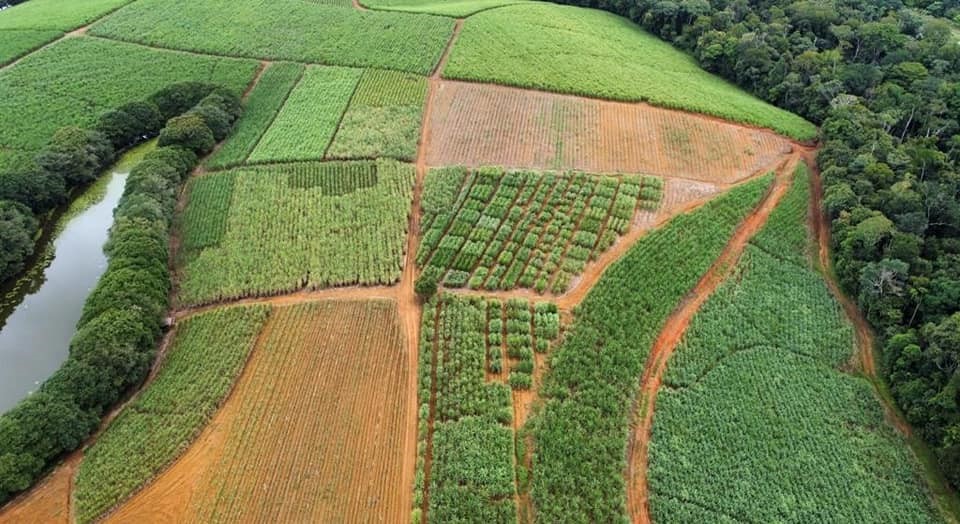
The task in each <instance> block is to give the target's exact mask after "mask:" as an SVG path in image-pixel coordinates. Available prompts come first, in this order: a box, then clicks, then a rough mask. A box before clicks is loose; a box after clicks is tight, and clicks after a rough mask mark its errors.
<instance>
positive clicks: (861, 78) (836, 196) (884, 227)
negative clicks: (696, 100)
mask: <svg viewBox="0 0 960 524" xmlns="http://www.w3.org/2000/svg"><path fill="white" fill-rule="evenodd" d="M568 1H569V3H574V4H579V5H588V6H591V7H599V8H601V9H606V10H608V11H612V12H615V13H617V14H620V15H623V16H626V17H629V18H631V19H632V20H634V21H636V22H637V23H639V24H640V25H642V26H643V27H644V28H646V29H648V30H650V31H652V32H653V33H655V34H657V35H659V36H660V37H662V38H663V39H665V40H668V41H671V42H673V43H674V44H675V45H677V46H679V47H681V48H683V49H685V50H687V51H689V52H690V53H691V54H693V56H695V57H696V59H697V60H698V61H699V62H700V64H701V65H702V66H703V67H704V68H705V69H707V70H709V71H712V72H715V73H718V74H720V75H722V76H724V77H726V78H728V79H730V80H733V81H734V82H736V83H737V84H739V85H740V86H742V87H744V88H745V89H747V90H749V91H751V92H753V93H755V94H757V95H758V96H760V97H762V98H764V99H766V100H768V101H770V102H772V103H774V104H776V105H778V106H780V107H783V108H786V109H789V110H791V111H794V112H796V113H798V114H800V115H803V116H805V117H807V118H808V119H810V120H813V121H815V122H818V123H821V124H822V128H821V134H822V140H823V150H822V152H821V154H820V156H819V164H820V168H821V170H822V173H823V176H824V183H825V186H826V195H825V200H824V204H825V207H826V210H827V211H828V213H829V215H830V218H831V219H832V220H833V243H834V257H835V264H836V270H837V274H838V276H839V278H840V280H841V282H842V284H843V286H844V287H845V288H846V290H847V291H848V292H850V294H851V295H853V296H855V297H857V299H858V300H859V303H860V306H861V308H862V309H863V310H864V311H865V312H866V314H867V316H868V318H869V320H870V321H871V323H872V324H873V325H874V327H875V328H876V329H877V331H878V333H879V334H880V338H881V341H882V343H883V344H884V347H885V359H884V360H885V363H886V371H887V372H888V373H889V380H890V383H891V389H892V390H893V393H894V396H895V397H896V399H897V401H898V402H899V403H900V405H901V406H902V407H903V408H904V411H905V413H906V414H907V417H908V419H909V420H910V422H911V423H912V424H913V425H914V426H915V427H916V428H917V429H918V430H919V432H920V433H921V434H922V435H923V437H924V438H925V439H926V440H927V441H928V442H929V443H930V444H932V445H933V446H934V447H935V448H937V449H938V450H939V451H940V458H941V465H942V466H943V468H944V471H945V472H946V473H947V475H948V477H949V478H950V479H951V481H952V482H953V483H954V485H956V486H960V410H958V405H957V401H958V390H957V387H956V382H957V380H960V378H958V375H957V368H958V366H957V362H958V361H960V358H958V355H960V343H958V341H960V337H957V336H953V337H947V336H941V335H940V334H942V333H944V332H950V331H951V330H952V333H953V334H954V335H955V334H956V329H957V321H956V314H957V311H958V310H960V202H958V200H960V174H958V169H957V163H958V162H960V124H958V119H960V44H958V38H957V36H956V34H955V32H954V30H955V29H956V26H955V25H954V24H956V23H958V22H960V2H957V1H956V0H937V1H933V0H823V1H819V0H765V1H758V0H633V1H628V2H624V1H620V0H585V1H581V0H568Z"/></svg>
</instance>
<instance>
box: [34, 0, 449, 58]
mask: <svg viewBox="0 0 960 524" xmlns="http://www.w3.org/2000/svg"><path fill="white" fill-rule="evenodd" d="M31 1H33V0H31ZM453 26H454V21H453V20H451V19H449V18H443V17H438V16H427V15H411V14H403V13H382V12H361V11H358V10H356V9H344V8H342V7H338V6H331V5H323V4H320V3H312V2H305V1H303V0H269V1H266V0H204V1H203V2H195V1H193V0H142V1H138V2H135V3H133V4H132V5H129V6H127V7H126V8H125V9H123V10H121V11H119V12H117V13H115V14H114V15H112V16H110V17H108V18H106V19H104V20H102V21H100V22H98V23H97V24H95V25H94V26H93V27H91V28H90V32H91V33H92V34H95V35H97V36H103V37H107V38H113V39H117V40H126V41H130V42H137V43H141V44H147V45H151V46H156V47H166V48H170V49H180V50H184V51H195V52H200V53H206V54H215V55H228V56H241V57H247V58H257V59H263V60H288V61H292V62H302V63H311V64H327V65H340V66H350V67H378V68H382V69H393V70H398V71H408V72H411V73H419V74H428V73H429V72H430V71H432V70H433V67H434V65H435V64H436V63H437V61H438V60H439V59H440V55H441V54H442V52H443V49H444V46H445V45H446V43H447V40H448V39H449V38H450V34H451V33H452V31H453ZM240 28H242V30H241V29H240Z"/></svg>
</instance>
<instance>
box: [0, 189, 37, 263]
mask: <svg viewBox="0 0 960 524" xmlns="http://www.w3.org/2000/svg"><path fill="white" fill-rule="evenodd" d="M39 225H40V224H39V222H37V219H36V218H34V217H33V213H31V212H30V208H28V207H27V206H25V205H23V204H21V203H19V202H12V201H10V200H0V282H2V281H4V280H7V279H8V278H10V277H12V276H13V275H15V274H17V273H19V272H20V271H21V270H22V269H23V265H24V262H25V261H26V259H27V258H28V257H29V256H30V255H31V254H33V239H34V237H35V236H36V234H37V228H38V227H39Z"/></svg>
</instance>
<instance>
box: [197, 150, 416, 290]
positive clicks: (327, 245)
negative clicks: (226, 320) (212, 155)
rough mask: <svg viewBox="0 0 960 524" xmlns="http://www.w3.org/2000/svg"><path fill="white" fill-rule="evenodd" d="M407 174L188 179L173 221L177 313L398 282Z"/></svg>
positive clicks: (273, 172) (350, 170) (393, 168)
mask: <svg viewBox="0 0 960 524" xmlns="http://www.w3.org/2000/svg"><path fill="white" fill-rule="evenodd" d="M412 186H413V166H410V165H408V164H400V163H396V162H391V161H377V162H346V163H323V164H315V163H314V164H311V163H305V164H284V165H278V166H269V167H248V168H239V169H234V170H231V171H225V172H221V173H214V174H210V175H207V176H203V177H200V178H197V179H195V180H193V181H192V182H191V183H190V184H189V186H188V188H187V199H188V200H187V201H188V204H187V207H186V209H185V211H184V214H183V218H182V228H181V230H182V234H183V245H182V256H181V265H180V271H181V278H182V280H181V286H180V293H179V298H180V301H181V302H182V303H184V304H197V303H206V302H212V301H217V300H224V299H230V298H241V297H247V296H257V295H269V294H275V293H279V292H283V291H292V290H296V289H301V288H304V287H307V288H319V287H327V286H333V285H349V284H390V283H393V282H395V281H396V280H397V279H398V278H399V277H400V270H401V266H402V264H403V250H404V245H405V240H406V236H405V235H406V230H407V216H408V215H409V212H410V205H411V196H412Z"/></svg>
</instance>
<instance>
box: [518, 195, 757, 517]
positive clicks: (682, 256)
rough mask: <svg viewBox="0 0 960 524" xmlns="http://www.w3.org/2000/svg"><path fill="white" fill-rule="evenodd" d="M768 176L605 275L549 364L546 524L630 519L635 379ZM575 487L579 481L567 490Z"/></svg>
mask: <svg viewBox="0 0 960 524" xmlns="http://www.w3.org/2000/svg"><path fill="white" fill-rule="evenodd" d="M770 180H771V178H770V177H762V178H759V179H757V180H754V181H751V182H748V183H746V184H743V185H741V186H737V187H736V188H734V189H732V190H731V191H730V192H728V193H726V194H724V195H722V196H720V197H717V198H716V199H714V200H712V201H710V202H708V203H707V204H705V205H704V206H703V207H701V208H699V209H698V210H696V211H694V212H692V213H690V214H686V215H680V216H677V217H676V218H674V219H672V220H671V221H670V222H668V223H667V224H666V225H665V226H663V227H662V228H660V229H656V230H654V231H652V232H650V233H648V234H647V235H645V236H644V237H642V238H641V239H640V240H639V241H638V242H637V243H636V244H635V245H634V246H633V247H632V248H631V249H630V251H628V252H627V254H626V255H625V256H624V257H623V258H621V259H620V260H619V261H618V262H616V263H615V264H614V265H613V266H611V267H610V268H609V269H607V271H606V272H605V273H604V274H603V276H602V277H601V279H600V281H599V282H598V283H597V285H596V286H595V287H594V288H593V289H592V290H591V291H590V294H589V295H587V297H586V299H585V300H584V301H583V302H582V303H581V304H580V306H579V307H578V309H577V315H576V319H575V321H574V323H573V325H572V326H571V327H570V329H569V331H568V332H567V334H566V336H565V337H564V339H563V341H562V342H561V343H560V344H559V345H558V346H557V349H556V350H554V352H553V353H552V354H551V356H550V371H549V372H548V374H547V376H546V379H545V381H544V385H543V389H542V394H543V396H544V397H545V398H546V401H545V404H544V407H543V410H542V411H541V413H540V414H539V415H538V416H536V417H535V418H534V419H532V420H531V424H532V428H533V436H534V440H535V442H536V448H535V449H536V451H535V454H534V477H533V483H532V484H533V488H532V492H531V493H532V495H533V500H534V504H535V507H536V508H537V517H538V519H540V520H541V521H543V522H617V521H623V520H625V519H626V513H625V510H626V496H625V482H624V475H623V472H624V471H625V469H626V459H625V457H626V449H627V436H628V434H629V431H628V422H629V419H630V409H631V405H632V401H633V398H634V396H635V395H636V392H637V380H638V377H640V372H641V370H642V369H643V365H644V361H645V359H646V357H647V354H648V352H649V350H650V347H651V345H652V344H653V341H654V339H655V338H656V336H657V334H658V332H659V330H660V326H661V325H662V324H663V322H664V320H665V319H666V318H667V316H668V315H669V314H670V312H671V311H673V310H674V308H675V307H676V305H677V303H678V302H679V301H680V300H681V299H682V298H683V296H684V295H686V294H687V292H689V290H690V289H692V288H693V287H694V285H695V284H696V283H697V281H698V280H699V279H700V277H701V275H703V274H704V273H705V272H706V271H707V269H708V268H709V267H710V265H711V264H712V263H713V261H714V260H715V259H716V258H717V256H718V255H719V254H720V252H721V250H722V249H723V247H724V245H725V244H726V243H727V240H728V239H729V238H730V235H731V234H732V233H733V231H734V229H735V227H736V225H737V224H738V223H739V222H740V221H741V220H742V219H743V217H744V216H746V215H747V214H748V212H749V211H751V210H752V209H753V208H754V207H755V206H756V204H757V202H758V201H759V200H760V197H761V196H762V195H763V193H764V191H765V190H766V188H767V186H768V185H769V183H770ZM572 479H577V480H576V481H571V480H572Z"/></svg>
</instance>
